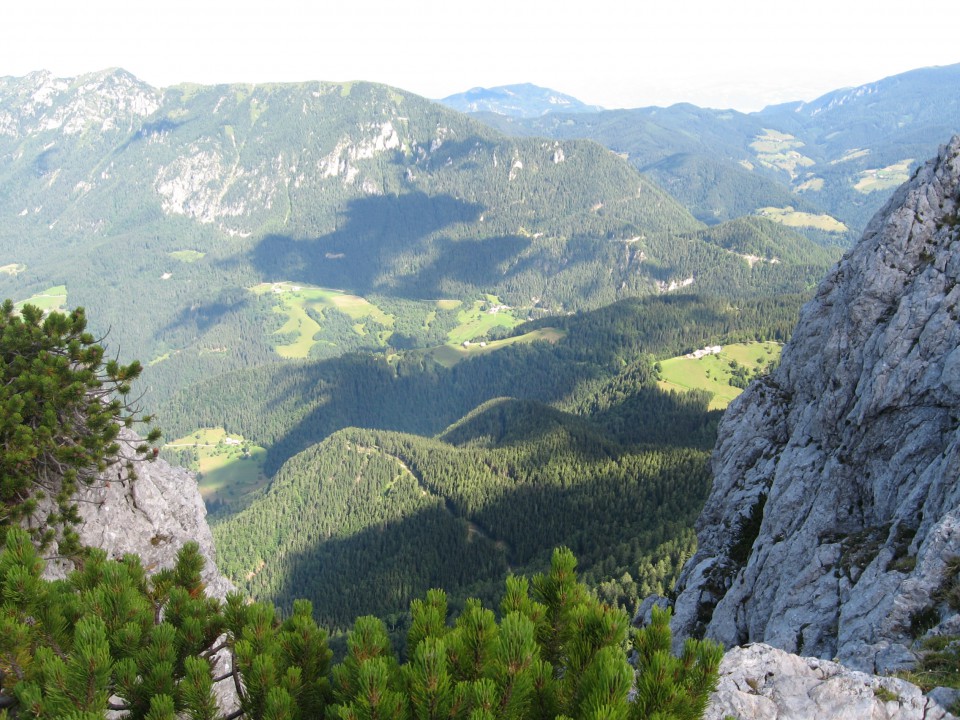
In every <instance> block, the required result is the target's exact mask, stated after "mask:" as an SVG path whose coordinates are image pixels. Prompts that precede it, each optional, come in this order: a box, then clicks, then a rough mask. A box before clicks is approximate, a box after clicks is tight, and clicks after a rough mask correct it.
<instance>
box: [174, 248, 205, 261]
mask: <svg viewBox="0 0 960 720" xmlns="http://www.w3.org/2000/svg"><path fill="white" fill-rule="evenodd" d="M168 255H170V257H172V258H173V259H174V260H179V261H180V262H185V263H195V262H196V261H197V260H200V259H201V258H203V257H204V256H205V255H206V253H203V252H200V251H199V250H174V251H173V252H172V253H168Z"/></svg>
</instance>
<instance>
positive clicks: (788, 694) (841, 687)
mask: <svg viewBox="0 0 960 720" xmlns="http://www.w3.org/2000/svg"><path fill="white" fill-rule="evenodd" d="M727 717H734V718H743V719H744V720H746V719H747V718H749V719H750V720H941V719H944V720H945V719H948V718H953V717H954V716H953V715H951V714H950V713H949V712H947V710H945V709H944V707H943V706H942V705H941V704H940V702H938V701H937V700H936V699H935V698H933V697H931V696H929V695H927V696H925V695H924V694H923V693H922V692H921V691H920V688H918V687H917V686H916V685H913V684H911V683H909V682H907V681H906V680H901V679H899V678H893V677H876V676H874V675H868V674H866V673H862V672H858V671H855V670H850V669H848V668H845V667H844V666H843V665H840V664H839V663H835V662H831V661H829V660H820V659H818V658H813V657H798V656H797V655H793V654H791V653H788V652H784V651H783V650H778V649H776V648H773V647H770V646H769V645H764V644H762V643H758V644H754V645H748V646H746V647H737V648H733V649H732V650H730V651H729V652H727V654H726V655H724V657H723V661H722V662H721V663H720V682H719V683H718V686H717V690H716V692H715V693H714V694H713V695H712V696H711V698H710V706H709V708H708V709H707V712H706V714H705V715H704V720H723V719H724V718H727Z"/></svg>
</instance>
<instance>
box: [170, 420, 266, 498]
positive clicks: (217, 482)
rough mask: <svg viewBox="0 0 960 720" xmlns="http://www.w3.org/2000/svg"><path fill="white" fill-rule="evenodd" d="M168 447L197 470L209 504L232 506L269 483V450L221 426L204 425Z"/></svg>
mask: <svg viewBox="0 0 960 720" xmlns="http://www.w3.org/2000/svg"><path fill="white" fill-rule="evenodd" d="M165 447H166V448H168V449H170V450H174V451H176V452H177V454H178V457H179V459H180V460H181V462H182V464H184V465H185V466H187V467H189V468H190V469H191V470H193V471H194V472H196V473H197V484H198V485H199V486H200V495H201V497H203V500H204V502H206V503H207V505H208V506H216V505H230V504H232V503H235V502H237V501H238V500H240V499H241V498H242V497H243V496H244V495H246V494H247V493H249V492H252V491H253V490H257V489H259V488H261V487H263V486H264V485H266V483H267V477H266V476H265V475H264V473H263V465H264V462H265V461H266V459H267V451H266V450H265V449H264V448H262V447H260V446H259V445H254V444H252V443H248V442H246V441H245V440H244V438H243V436H242V435H237V434H235V433H227V431H226V430H224V429H223V428H221V427H217V428H200V429H199V430H196V431H194V432H193V433H191V434H190V435H185V436H184V437H182V438H177V439H176V440H171V441H170V442H168V443H167V444H166V445H165Z"/></svg>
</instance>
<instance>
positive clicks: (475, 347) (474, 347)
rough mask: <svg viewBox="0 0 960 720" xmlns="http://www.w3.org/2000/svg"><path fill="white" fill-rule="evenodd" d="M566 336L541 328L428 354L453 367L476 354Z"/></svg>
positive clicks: (557, 331)
mask: <svg viewBox="0 0 960 720" xmlns="http://www.w3.org/2000/svg"><path fill="white" fill-rule="evenodd" d="M564 337H566V333H565V332H564V331H562V330H557V329H556V328H550V327H547V328H540V329H538V330H532V331H530V332H528V333H524V334H523V335H517V336H515V337H509V338H503V339H502V340H489V341H485V342H471V343H469V344H468V345H463V344H462V343H461V344H459V345H452V344H449V345H441V346H440V347H436V348H433V349H432V350H430V351H429V352H428V353H427V354H428V355H429V356H430V357H432V358H433V359H434V360H436V361H437V362H438V363H439V364H440V365H443V366H444V367H453V366H454V365H456V364H457V363H458V362H460V361H461V360H466V359H467V358H469V357H474V356H476V355H484V354H486V353H491V352H495V351H497V350H501V349H503V348H505V347H508V346H510V345H514V344H516V343H532V342H543V341H545V342H551V343H555V342H557V341H558V340H562V339H563V338H564Z"/></svg>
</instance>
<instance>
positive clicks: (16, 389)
mask: <svg viewBox="0 0 960 720" xmlns="http://www.w3.org/2000/svg"><path fill="white" fill-rule="evenodd" d="M86 325H87V320H86V316H85V314H84V311H83V308H77V309H76V310H74V311H72V312H71V313H69V314H63V313H58V312H53V313H50V314H49V315H46V316H44V313H43V311H42V310H40V308H37V307H35V306H33V305H29V304H27V305H24V306H23V307H22V308H21V309H20V311H19V313H18V312H17V311H16V310H15V309H14V306H13V303H12V302H11V301H10V300H6V301H5V302H4V303H3V304H2V305H0V446H2V447H3V452H2V453H0V541H2V540H3V536H4V534H5V532H6V528H7V527H9V526H11V525H14V524H19V523H21V522H22V521H24V520H27V519H30V520H31V523H30V527H31V528H32V533H33V535H34V537H35V539H36V540H37V541H39V542H40V544H41V545H42V546H45V545H47V544H49V543H50V542H51V541H52V540H53V539H54V538H55V537H56V536H57V533H58V532H61V531H62V533H63V535H62V537H61V538H60V542H59V549H60V552H61V554H70V553H72V552H75V551H76V550H78V546H77V544H76V535H75V533H73V532H72V531H71V530H70V525H72V524H74V523H76V522H77V521H78V520H79V518H78V516H77V507H76V504H75V502H73V495H74V493H75V491H76V489H77V487H78V483H86V484H90V483H93V482H96V481H97V478H98V477H99V476H100V474H101V473H102V472H103V471H104V470H105V469H106V468H107V466H109V465H111V464H114V463H116V462H119V461H120V457H121V454H122V453H121V447H120V443H119V442H118V434H119V431H120V427H121V426H126V427H130V426H131V425H132V424H133V423H134V422H135V421H138V420H145V421H149V420H150V418H149V417H148V416H143V415H141V414H140V413H139V411H138V410H137V408H135V407H133V406H132V405H131V404H130V403H129V402H128V396H129V394H130V390H131V383H132V382H133V381H134V380H135V379H136V378H137V377H138V376H139V375H140V371H141V370H142V367H141V365H140V363H139V362H137V361H134V362H132V363H130V364H129V365H121V364H120V363H118V362H117V361H116V360H106V361H105V360H104V349H103V347H102V346H101V345H99V344H98V343H97V341H96V340H95V338H94V337H93V335H91V334H90V333H88V332H87V331H86ZM159 435H160V432H159V430H156V429H155V430H153V431H151V432H150V433H149V434H148V436H147V438H146V442H144V443H143V444H141V445H140V446H139V447H137V448H135V449H134V450H135V454H136V453H139V454H144V453H146V452H147V450H149V445H150V443H153V442H155V441H156V440H157V439H158V438H159ZM128 461H129V458H128ZM45 496H46V497H49V498H51V499H52V500H53V501H54V502H53V503H52V504H51V505H50V506H49V509H47V510H46V511H45V512H44V513H43V515H44V516H43V517H36V515H37V513H38V507H39V505H38V501H39V500H41V499H42V498H43V497H45Z"/></svg>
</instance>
